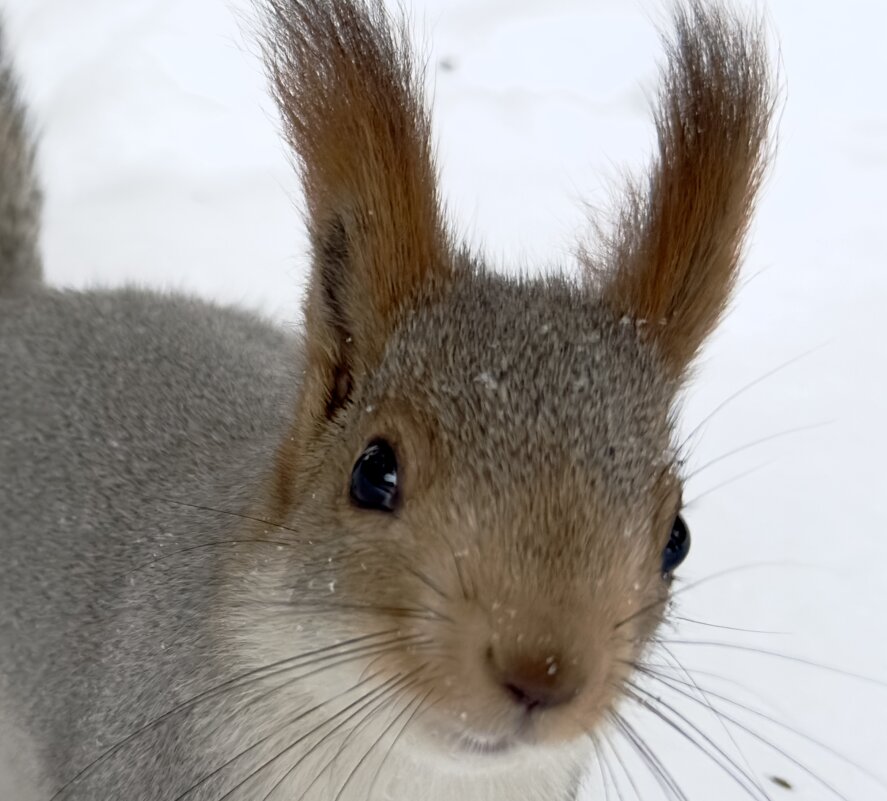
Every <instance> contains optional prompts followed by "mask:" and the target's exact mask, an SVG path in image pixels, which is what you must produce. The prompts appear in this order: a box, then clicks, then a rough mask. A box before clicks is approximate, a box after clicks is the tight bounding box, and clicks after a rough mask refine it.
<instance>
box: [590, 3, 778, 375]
mask: <svg viewBox="0 0 887 801" xmlns="http://www.w3.org/2000/svg"><path fill="white" fill-rule="evenodd" d="M675 22H676V36H675V37H674V39H673V40H671V41H667V42H666V47H667V51H668V62H667V65H666V67H665V69H664V70H663V76H662V83H661V88H660V92H659V101H658V107H657V110H656V113H655V121H656V130H657V134H658V154H657V158H656V159H655V161H654V163H653V165H652V167H651V169H650V170H649V172H648V174H647V176H646V177H645V181H644V184H646V186H643V185H642V184H641V183H640V182H633V183H631V184H630V185H629V186H628V188H627V193H626V201H625V203H624V205H623V207H622V209H621V213H620V215H619V217H618V219H617V223H616V226H615V228H614V230H613V232H612V233H610V234H608V235H606V236H605V237H604V245H603V248H602V252H600V253H598V254H590V253H589V252H588V251H583V252H581V253H580V257H581V259H582V261H583V262H584V264H585V266H586V267H588V268H589V269H590V271H591V272H592V274H593V277H594V278H595V279H596V280H597V281H598V282H599V283H600V285H601V292H602V295H603V297H604V299H605V301H606V302H607V303H608V304H609V305H610V306H611V307H612V308H613V309H614V311H615V312H616V313H617V314H619V315H621V316H626V317H628V318H629V319H632V320H635V321H637V322H638V323H641V322H642V321H643V328H642V330H643V331H644V332H645V333H646V335H647V336H649V337H650V338H651V339H653V340H655V341H656V343H657V345H658V348H659V350H660V352H661V353H662V354H663V357H664V359H665V362H666V365H667V367H668V369H669V371H670V372H671V373H672V374H673V375H674V376H676V377H680V376H682V375H683V374H684V372H685V371H686V369H687V367H688V366H689V364H690V362H691V360H692V359H693V357H694V355H695V354H696V352H697V350H698V349H699V347H700V345H701V344H702V342H703V340H704V339H705V338H706V337H707V336H708V334H709V333H710V332H711V330H712V329H713V328H714V326H715V325H716V324H717V322H718V319H719V318H720V316H721V314H722V312H723V310H724V308H725V306H726V304H727V301H728V299H729V296H730V291H731V289H732V287H733V284H734V283H735V280H736V273H737V266H738V263H739V260H740V256H741V250H742V245H743V240H744V238H745V233H746V230H747V228H748V225H749V220H750V217H751V213H752V210H753V206H754V201H755V195H756V193H757V190H758V188H759V186H760V184H761V181H762V178H763V175H764V172H765V168H766V165H767V160H768V156H769V154H770V153H769V146H768V130H769V125H770V117H771V114H772V109H773V97H772V91H771V84H770V71H769V63H768V59H767V55H766V51H765V47H764V43H763V33H762V31H761V27H760V24H753V25H749V24H747V23H745V22H744V21H743V20H740V19H738V18H737V17H734V16H732V15H731V14H729V13H728V12H727V11H724V10H723V9H718V8H716V7H706V5H704V4H703V3H702V2H699V1H698V0H693V2H690V3H689V5H688V7H687V8H685V9H679V10H678V11H677V12H676V19H675Z"/></svg>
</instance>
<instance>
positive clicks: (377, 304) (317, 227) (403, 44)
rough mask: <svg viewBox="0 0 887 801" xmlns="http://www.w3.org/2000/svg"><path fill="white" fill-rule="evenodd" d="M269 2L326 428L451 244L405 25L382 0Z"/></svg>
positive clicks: (309, 345)
mask: <svg viewBox="0 0 887 801" xmlns="http://www.w3.org/2000/svg"><path fill="white" fill-rule="evenodd" d="M267 6H268V12H269V14H268V19H269V26H268V34H267V36H266V37H265V49H266V53H265V55H266V61H267V63H268V65H269V70H270V73H271V79H272V85H273V87H274V91H275V94H276V96H277V100H278V103H279V106H280V109H281V112H282V116H283V120H284V124H285V129H286V134H287V137H288V139H289V142H290V144H291V145H292V148H293V150H294V152H295V156H296V160H297V164H298V168H299V171H300V175H301V178H302V182H303V186H304V190H305V198H306V202H307V210H308V227H309V233H310V238H311V245H312V256H313V264H312V270H311V278H310V286H309V290H308V294H307V301H306V309H305V312H306V314H305V317H306V321H305V322H306V337H307V341H306V351H307V360H308V361H307V375H306V379H305V383H304V385H303V388H302V398H303V400H302V404H303V408H302V409H301V412H300V414H302V415H303V416H307V417H308V418H310V420H311V421H313V422H311V423H310V424H311V425H314V426H315V427H316V426H318V425H322V423H323V422H324V421H325V420H326V419H329V418H331V417H333V416H334V415H335V413H336V412H337V411H338V409H340V408H341V407H342V405H343V404H344V403H345V402H346V401H347V399H348V397H349V394H350V393H351V391H352V388H353V387H354V385H355V383H357V382H359V381H360V380H361V379H362V378H363V377H364V376H365V375H366V374H367V373H368V372H369V371H371V370H372V369H373V367H374V366H375V365H376V364H377V363H378V361H379V359H380V358H381V354H382V351H383V349H384V347H385V343H386V341H387V339H388V337H389V335H390V333H391V330H392V329H393V328H394V327H395V326H396V325H397V323H398V321H399V320H400V319H401V318H402V316H403V314H404V313H405V312H406V311H407V310H409V309H410V308H411V307H412V306H414V305H415V304H416V303H418V302H420V300H421V299H422V298H423V297H425V296H427V295H429V294H431V293H433V292H434V291H435V288H436V287H438V286H440V285H441V284H443V283H445V282H446V281H447V280H448V278H449V276H450V274H451V271H452V266H451V264H452V256H451V253H452V248H451V245H450V241H449V236H448V233H447V230H446V225H445V222H444V219H443V214H442V210H441V204H440V201H439V196H438V188H437V174H436V169H435V165H434V159H433V152H432V151H433V147H432V141H431V131H430V120H429V114H428V111H427V109H426V107H425V102H424V96H423V76H422V74H421V70H417V69H416V67H415V65H414V61H413V56H412V54H411V52H410V49H409V45H408V39H407V36H406V31H405V30H404V26H403V24H402V23H395V22H393V21H392V20H391V19H390V18H389V16H388V14H387V12H386V11H385V9H384V6H383V4H382V3H381V2H379V1H378V0H367V2H360V1H359V0H267ZM303 422H305V423H306V424H308V423H309V421H308V420H305V421H303Z"/></svg>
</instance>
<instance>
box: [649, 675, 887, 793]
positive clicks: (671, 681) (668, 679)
mask: <svg viewBox="0 0 887 801" xmlns="http://www.w3.org/2000/svg"><path fill="white" fill-rule="evenodd" d="M637 669H638V671H639V672H641V673H643V674H644V675H645V676H648V677H649V678H651V679H652V680H654V681H658V682H659V683H660V684H663V685H664V686H666V687H669V688H670V689H672V690H674V691H675V692H677V693H680V694H681V695H684V696H685V697H687V698H689V699H690V700H692V701H696V702H697V703H699V699H698V698H696V697H694V696H693V695H692V694H690V693H687V692H686V691H685V690H682V689H681V687H679V686H676V685H683V686H684V687H689V686H690V685H689V684H688V683H687V682H685V681H681V680H680V679H677V678H674V677H673V676H664V675H662V674H660V673H658V672H657V671H655V670H652V669H650V668H649V667H647V666H642V665H639V666H638V668H637ZM705 693H706V695H708V696H710V697H712V698H714V699H716V700H718V701H722V702H724V703H727V704H730V705H731V706H733V707H735V708H737V709H741V710H742V711H744V712H746V713H748V714H750V715H753V716H755V717H757V718H760V719H761V720H764V721H766V722H767V723H769V724H771V725H773V726H776V727H778V728H780V729H782V730H783V731H787V732H789V733H790V734H793V735H794V736H795V737H798V738H799V739H802V740H805V741H806V742H808V743H810V744H811V745H815V746H816V747H818V748H821V749H822V750H823V751H824V752H825V753H827V754H829V755H830V756H833V757H834V758H835V759H838V760H840V761H841V762H843V763H844V764H846V765H849V766H850V767H852V768H854V769H856V770H858V771H859V772H860V773H861V774H863V775H864V776H866V777H868V778H869V779H871V780H872V781H873V782H875V783H876V784H878V785H880V786H881V787H882V788H884V789H885V790H887V781H885V780H884V779H883V778H882V777H881V776H878V775H877V774H876V773H874V772H873V771H871V770H869V769H868V768H866V767H865V766H864V765H861V764H860V763H858V762H856V761H854V760H852V759H850V758H849V757H848V756H846V755H845V754H842V753H841V752H840V751H837V750H835V749H834V748H832V747H831V746H830V745H827V744H826V743H824V742H822V741H821V740H817V739H816V738H814V737H811V736H810V735H808V734H805V733H804V732H802V731H799V730H798V729H796V728H794V727H792V726H789V725H788V724H786V723H783V722H782V721H781V720H779V719H778V718H775V717H773V716H772V715H768V714H766V713H765V712H762V711H761V710H759V709H755V708H754V707H752V706H749V705H747V704H743V703H742V702H741V701H737V700H735V699H733V698H730V697H728V696H725V695H722V694H720V693H718V692H715V691H713V690H709V689H706V690H705ZM717 713H718V714H719V715H720V716H721V717H723V718H724V720H727V721H729V722H730V723H732V724H733V725H735V726H737V727H739V728H740V729H742V730H743V731H745V732H746V733H747V734H749V736H751V737H754V738H755V739H757V740H759V741H760V742H762V743H763V744H764V745H766V746H768V747H769V748H772V749H775V750H776V751H777V753H779V754H780V755H781V756H784V757H785V758H787V759H789V760H791V761H792V762H794V764H796V765H797V766H798V767H799V768H800V769H801V770H803V771H804V772H805V773H807V774H808V775H811V776H812V777H813V778H814V779H816V780H817V781H819V782H821V779H820V778H819V777H818V776H815V775H814V774H812V773H811V771H810V769H809V768H807V767H805V766H803V765H801V764H799V763H797V762H795V760H794V759H793V757H791V755H789V754H787V753H785V752H784V751H782V750H780V749H778V747H777V746H775V744H774V743H772V742H770V741H768V740H766V739H764V738H763V736H762V735H760V734H759V733H757V732H755V731H754V730H752V729H749V728H747V727H746V725H745V724H744V723H742V721H739V720H738V719H736V718H734V717H732V716H730V715H728V714H727V713H725V712H724V711H723V710H720V709H719V710H717ZM824 786H826V787H827V788H828V789H830V790H832V792H834V790H833V788H831V787H830V786H829V785H824Z"/></svg>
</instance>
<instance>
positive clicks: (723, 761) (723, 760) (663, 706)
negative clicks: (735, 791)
mask: <svg viewBox="0 0 887 801" xmlns="http://www.w3.org/2000/svg"><path fill="white" fill-rule="evenodd" d="M626 684H627V686H628V687H630V690H627V691H625V695H626V697H627V698H630V699H632V700H633V701H635V702H636V703H637V704H639V705H640V706H641V707H642V708H644V709H646V710H648V711H649V712H651V713H652V714H653V715H655V716H656V717H657V718H658V719H659V720H661V721H662V722H663V723H664V724H665V725H666V726H668V727H669V728H671V729H672V730H673V731H675V732H677V733H678V734H679V735H680V736H681V737H682V738H683V739H684V740H686V741H687V742H688V743H690V744H691V745H693V746H694V747H695V748H697V749H698V750H699V752H700V753H702V754H705V756H707V757H708V758H709V759H710V760H711V761H712V762H713V763H714V764H715V765H717V766H718V767H719V768H720V769H721V770H722V771H723V772H724V773H725V774H726V775H727V776H729V777H730V778H731V779H732V780H733V781H734V782H736V784H737V786H739V787H741V788H742V789H743V790H745V792H746V793H748V795H749V797H751V798H763V799H764V801H773V799H772V798H771V797H770V796H769V795H768V794H767V792H766V791H765V790H764V789H763V788H762V787H761V785H760V784H759V783H758V782H757V781H756V780H755V778H754V777H753V776H749V775H748V773H747V772H746V771H745V769H744V768H743V767H742V766H741V765H740V764H739V763H738V762H736V760H735V759H733V758H732V757H731V756H730V755H729V754H728V753H727V752H726V751H724V749H723V748H721V747H720V746H719V745H718V744H717V743H716V742H715V741H714V740H713V739H712V738H711V737H710V736H709V735H708V734H706V733H705V732H704V731H703V730H702V729H701V728H700V727H699V726H697V725H696V724H695V723H693V721H691V720H690V719H689V718H687V717H686V716H684V715H682V714H681V713H680V712H678V711H677V710H676V709H675V708H674V707H672V706H670V705H669V704H667V703H666V702H665V701H663V700H662V699H661V698H657V697H656V696H655V695H653V694H652V693H650V692H648V691H647V690H645V689H644V688H643V687H640V686H639V685H637V684H634V683H633V682H626ZM663 710H665V711H668V712H669V713H670V714H671V715H674V716H675V717H676V718H678V719H679V720H680V721H681V722H682V723H683V724H684V725H685V726H688V727H689V728H690V729H691V730H692V731H694V732H695V733H696V734H697V735H698V736H699V737H701V738H702V740H703V742H704V743H705V744H706V745H707V746H708V748H710V749H712V750H711V751H709V750H707V749H706V748H705V746H704V745H703V744H702V743H700V742H699V740H697V739H696V738H695V737H694V736H693V735H692V734H690V733H689V732H688V731H686V729H684V728H682V727H681V726H680V725H679V724H678V723H677V722H676V721H675V720H674V719H672V718H671V717H669V716H668V715H667V714H665V711H663Z"/></svg>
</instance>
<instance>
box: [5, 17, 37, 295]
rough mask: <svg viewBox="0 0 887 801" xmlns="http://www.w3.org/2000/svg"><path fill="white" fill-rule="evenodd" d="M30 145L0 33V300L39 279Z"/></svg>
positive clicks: (35, 186)
mask: <svg viewBox="0 0 887 801" xmlns="http://www.w3.org/2000/svg"><path fill="white" fill-rule="evenodd" d="M35 150H36V148H35V145H34V140H33V138H32V137H31V131H30V128H29V126H28V122H27V119H26V115H25V108H24V106H23V104H22V102H21V99H20V97H19V93H18V88H17V86H16V81H15V75H14V73H13V69H12V66H11V63H10V58H9V54H8V48H7V47H6V45H5V42H4V41H3V36H2V30H0V295H10V294H13V293H16V292H22V291H27V290H28V289H32V288H34V287H36V286H38V285H39V284H40V283H41V280H42V273H43V268H42V263H41V259H40V252H39V245H38V238H39V233H40V208H41V193H40V189H39V187H38V185H37V179H36V175H35V168H34V161H35Z"/></svg>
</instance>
